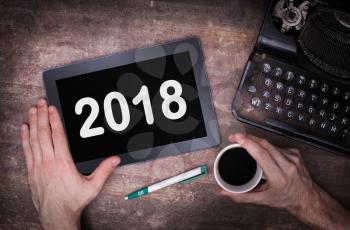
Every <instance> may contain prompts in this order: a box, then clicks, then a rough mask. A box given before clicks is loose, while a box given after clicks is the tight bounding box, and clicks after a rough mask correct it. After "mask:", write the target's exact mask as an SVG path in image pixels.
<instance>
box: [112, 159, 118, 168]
mask: <svg viewBox="0 0 350 230" xmlns="http://www.w3.org/2000/svg"><path fill="white" fill-rule="evenodd" d="M119 162H120V160H119V158H114V159H113V160H112V166H113V167H115V166H117V165H118V164H119Z"/></svg>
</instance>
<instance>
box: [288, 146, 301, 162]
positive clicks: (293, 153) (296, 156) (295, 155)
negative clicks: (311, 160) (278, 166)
mask: <svg viewBox="0 0 350 230" xmlns="http://www.w3.org/2000/svg"><path fill="white" fill-rule="evenodd" d="M285 152H286V157H287V158H288V159H289V160H290V161H291V162H293V163H295V164H297V165H299V164H301V163H303V158H302V156H301V154H300V151H299V150H298V149H294V148H291V149H285Z"/></svg>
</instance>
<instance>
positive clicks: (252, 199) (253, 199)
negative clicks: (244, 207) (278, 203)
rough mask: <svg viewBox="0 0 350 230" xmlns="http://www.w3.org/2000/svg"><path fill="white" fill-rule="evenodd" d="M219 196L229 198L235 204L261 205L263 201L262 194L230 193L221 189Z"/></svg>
mask: <svg viewBox="0 0 350 230" xmlns="http://www.w3.org/2000/svg"><path fill="white" fill-rule="evenodd" d="M219 194H220V195H222V196H226V197H229V198H230V199H231V200H233V201H234V202H237V203H250V204H262V203H263V201H264V195H265V194H264V192H248V193H230V192H227V191H225V190H223V189H221V190H220V192H219Z"/></svg>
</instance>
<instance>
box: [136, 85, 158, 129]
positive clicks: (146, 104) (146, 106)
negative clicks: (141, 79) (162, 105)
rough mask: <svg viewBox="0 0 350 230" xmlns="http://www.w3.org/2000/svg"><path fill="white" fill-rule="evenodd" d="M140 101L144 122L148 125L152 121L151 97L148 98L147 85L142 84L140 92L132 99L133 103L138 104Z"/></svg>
mask: <svg viewBox="0 0 350 230" xmlns="http://www.w3.org/2000/svg"><path fill="white" fill-rule="evenodd" d="M141 101H142V104H143V110H144V111H145V117H146V122H147V124H149V125H152V124H153V123H154V116H153V110H152V105H151V99H150V98H149V92H148V88H147V86H145V85H143V86H142V87H141V89H140V92H139V93H138V94H137V95H136V96H135V97H134V99H132V103H133V104H134V105H137V104H139V103H140V102H141Z"/></svg>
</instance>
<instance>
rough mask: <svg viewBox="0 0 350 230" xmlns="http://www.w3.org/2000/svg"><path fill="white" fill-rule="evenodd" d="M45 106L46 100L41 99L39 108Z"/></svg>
mask: <svg viewBox="0 0 350 230" xmlns="http://www.w3.org/2000/svg"><path fill="white" fill-rule="evenodd" d="M45 104H46V101H45V99H39V101H38V106H43V105H45Z"/></svg>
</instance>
